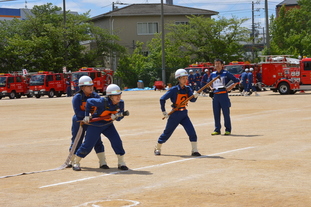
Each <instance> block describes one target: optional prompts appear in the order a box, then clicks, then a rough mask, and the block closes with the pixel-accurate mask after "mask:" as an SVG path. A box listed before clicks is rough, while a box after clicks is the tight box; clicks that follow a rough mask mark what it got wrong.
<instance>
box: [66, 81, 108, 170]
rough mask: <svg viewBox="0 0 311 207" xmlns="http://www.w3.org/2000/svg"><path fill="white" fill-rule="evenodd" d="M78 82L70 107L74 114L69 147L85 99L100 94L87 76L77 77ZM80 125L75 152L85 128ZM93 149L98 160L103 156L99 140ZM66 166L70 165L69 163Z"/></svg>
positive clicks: (74, 134)
mask: <svg viewBox="0 0 311 207" xmlns="http://www.w3.org/2000/svg"><path fill="white" fill-rule="evenodd" d="M78 84H79V87H80V90H79V91H78V92H77V93H76V94H75V95H74V97H73V98H72V107H73V111H74V113H75V114H74V115H73V117H72V126H71V134H72V138H71V145H70V149H71V147H72V145H73V142H74V140H75V138H76V135H77V133H78V131H79V127H80V122H79V121H82V120H83V119H84V116H85V105H86V101H87V100H88V99H89V98H100V96H99V95H98V94H97V93H96V92H94V88H93V81H92V79H91V78H90V77H89V76H82V77H81V78H80V79H79V81H78ZM93 110H94V108H93ZM82 127H83V132H82V134H81V137H80V138H79V142H78V145H77V148H76V149H75V152H76V151H77V149H78V148H79V147H80V146H81V144H82V141H83V138H84V135H85V131H86V129H87V125H83V126H82ZM94 150H95V151H96V153H97V156H98V158H99V160H101V159H102V156H103V155H102V152H103V151H104V146H103V143H102V142H101V141H98V142H97V143H96V144H95V146H94ZM68 167H71V163H70V165H69V166H68Z"/></svg>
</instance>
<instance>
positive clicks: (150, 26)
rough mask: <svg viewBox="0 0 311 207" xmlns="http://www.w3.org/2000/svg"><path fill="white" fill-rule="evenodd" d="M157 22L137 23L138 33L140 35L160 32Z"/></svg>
mask: <svg viewBox="0 0 311 207" xmlns="http://www.w3.org/2000/svg"><path fill="white" fill-rule="evenodd" d="M158 31H159V30H158V23H157V22H147V23H137V34H138V35H152V34H155V33H158Z"/></svg>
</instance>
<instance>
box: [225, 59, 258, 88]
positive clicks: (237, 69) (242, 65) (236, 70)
mask: <svg viewBox="0 0 311 207" xmlns="http://www.w3.org/2000/svg"><path fill="white" fill-rule="evenodd" d="M255 66H256V65H255V64H252V63H250V62H248V61H245V62H239V61H232V62H230V63H229V65H225V66H224V69H225V70H227V71H229V72H230V73H231V74H232V75H234V76H235V77H236V78H238V79H241V77H240V76H241V74H242V73H243V72H244V71H245V69H246V68H255ZM253 83H257V80H256V75H255V74H254V80H253ZM256 88H257V90H261V86H257V84H256ZM232 90H233V91H234V90H239V91H240V92H242V91H243V90H244V88H243V85H242V84H238V85H236V87H235V88H233V89H232Z"/></svg>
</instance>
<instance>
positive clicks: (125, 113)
mask: <svg viewBox="0 0 311 207" xmlns="http://www.w3.org/2000/svg"><path fill="white" fill-rule="evenodd" d="M129 114H130V113H129V111H124V112H123V113H119V114H118V115H116V118H119V117H122V116H129ZM110 117H111V115H107V116H102V117H96V118H92V119H91V120H90V122H96V121H102V120H104V119H109V118H110ZM113 121H114V120H112V121H110V122H109V123H108V124H111V123H112V122H113ZM79 122H80V127H79V130H78V132H77V135H76V137H75V140H74V142H73V144H72V146H71V149H70V151H69V155H68V157H67V159H66V161H65V163H64V164H62V165H61V166H59V167H57V168H54V169H48V170H41V171H33V172H23V173H18V174H14V175H5V176H1V177H0V179H1V178H9V177H16V176H20V175H29V174H35V173H41V172H50V171H56V170H63V169H65V168H67V166H68V165H69V164H70V162H71V161H72V157H73V154H74V152H75V150H76V148H77V145H78V143H79V141H80V139H81V135H82V132H83V125H84V124H85V123H84V122H83V121H79Z"/></svg>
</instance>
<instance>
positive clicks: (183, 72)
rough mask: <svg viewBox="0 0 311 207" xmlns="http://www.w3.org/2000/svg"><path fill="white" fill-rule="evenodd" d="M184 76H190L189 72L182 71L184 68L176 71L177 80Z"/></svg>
mask: <svg viewBox="0 0 311 207" xmlns="http://www.w3.org/2000/svg"><path fill="white" fill-rule="evenodd" d="M190 71H191V70H190ZM182 76H188V73H187V71H186V70H185V69H182V68H181V69H178V70H176V72H175V78H176V79H177V78H179V77H182Z"/></svg>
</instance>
